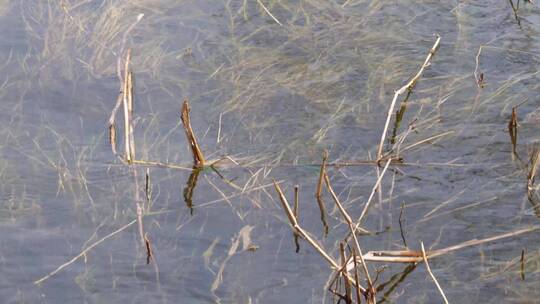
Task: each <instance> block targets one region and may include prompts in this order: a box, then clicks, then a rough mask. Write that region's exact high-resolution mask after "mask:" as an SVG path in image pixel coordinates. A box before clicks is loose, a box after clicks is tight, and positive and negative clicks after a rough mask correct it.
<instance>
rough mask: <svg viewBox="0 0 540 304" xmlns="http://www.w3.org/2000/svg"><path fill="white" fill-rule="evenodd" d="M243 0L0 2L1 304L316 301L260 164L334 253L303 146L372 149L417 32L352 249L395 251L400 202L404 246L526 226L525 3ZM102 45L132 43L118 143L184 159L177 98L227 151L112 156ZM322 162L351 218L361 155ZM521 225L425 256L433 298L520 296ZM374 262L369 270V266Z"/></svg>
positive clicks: (522, 299) (399, 283)
mask: <svg viewBox="0 0 540 304" xmlns="http://www.w3.org/2000/svg"><path fill="white" fill-rule="evenodd" d="M261 1H262V2H259V1H168V0H165V1H152V0H136V1H113V0H111V1H91V0H86V1H85V0H77V1H75V0H69V1H68V0H60V1H24V0H20V1H11V0H4V1H0V28H1V29H2V33H3V34H2V35H1V36H0V58H1V60H0V70H1V71H2V73H1V74H0V100H1V106H2V111H1V112H0V126H1V128H0V135H1V136H0V139H1V142H2V144H1V145H0V152H1V154H0V155H1V156H2V158H1V159H0V178H1V183H0V189H1V192H0V197H1V203H0V226H1V229H2V233H1V236H0V274H1V275H0V298H1V299H2V302H3V303H36V302H42V303H79V302H85V303H126V302H131V303H154V302H156V303H214V302H219V303H323V302H324V303H332V302H335V300H336V299H335V298H332V296H331V294H330V293H329V292H328V291H327V290H326V288H325V286H326V284H327V281H328V280H329V279H330V277H331V274H332V273H331V270H330V268H329V267H328V266H327V264H325V261H324V260H323V259H322V258H321V257H320V256H319V255H318V254H317V252H316V251H315V250H314V249H313V248H311V247H310V246H309V245H308V244H307V243H306V242H304V241H300V251H299V253H295V244H294V240H293V233H292V231H291V229H290V227H289V225H288V222H287V219H286V216H285V214H284V213H283V210H282V209H281V207H280V204H279V201H278V199H277V195H276V193H275V191H274V189H273V187H272V186H271V183H272V180H274V179H275V180H276V181H279V182H280V183H281V185H282V187H283V188H284V189H285V191H286V194H287V196H288V197H290V199H291V201H292V197H293V190H292V189H293V185H296V184H298V185H299V186H300V201H299V210H300V211H299V214H300V215H299V216H300V219H301V225H302V226H303V227H304V228H305V229H306V230H308V231H310V232H311V233H313V236H314V237H315V238H316V239H318V240H319V241H320V242H321V244H322V245H323V246H324V248H326V249H327V250H328V252H330V253H331V254H332V255H333V256H335V257H338V255H339V252H338V250H337V248H338V247H339V246H338V243H339V241H340V240H342V239H343V237H344V236H345V235H346V234H347V226H346V223H344V221H343V219H342V218H341V217H340V214H339V211H338V209H337V208H336V207H335V206H334V205H333V204H332V200H331V197H330V196H329V195H328V194H327V193H325V194H324V197H323V198H324V201H325V204H326V209H327V211H328V212H329V215H328V224H329V227H330V229H329V233H328V235H326V236H325V235H324V233H323V225H322V223H321V221H320V219H319V218H320V214H319V209H318V206H317V201H316V199H315V195H314V193H315V189H316V186H317V181H318V174H319V167H318V166H317V164H319V163H320V161H321V155H322V151H323V150H325V149H327V150H328V151H329V153H330V161H340V162H347V161H351V160H368V159H372V158H374V157H376V154H377V146H378V142H379V139H380V135H381V132H382V130H383V127H384V121H385V119H386V113H387V111H388V107H389V106H390V101H391V99H392V96H393V93H394V90H396V89H398V88H399V87H401V86H402V85H403V84H405V83H406V82H407V81H408V80H409V79H411V77H412V75H414V74H415V73H416V71H418V69H419V68H420V66H421V63H422V62H423V60H424V58H425V56H426V55H427V54H428V52H429V49H430V48H431V46H432V45H433V43H434V42H435V39H436V37H435V34H438V35H440V36H441V45H440V48H439V50H438V51H437V53H436V55H435V57H434V59H433V61H432V63H431V65H430V66H429V67H428V69H427V70H426V71H425V73H424V74H423V77H422V78H421V80H420V81H419V83H418V84H417V85H416V87H415V88H414V90H413V92H412V94H411V96H410V97H409V99H408V101H407V103H406V104H403V103H401V101H402V100H403V98H400V99H399V101H398V102H399V103H398V105H397V106H396V111H398V110H400V109H401V113H400V115H402V118H401V120H400V123H399V124H396V123H395V121H396V119H395V118H396V117H397V115H394V116H393V119H392V122H391V124H390V130H389V133H388V137H389V138H391V137H392V134H396V136H397V140H398V141H399V139H401V138H403V136H404V135H405V134H406V135H407V136H406V137H405V139H404V142H403V143H402V145H401V146H402V150H401V154H400V156H401V157H403V160H404V162H405V164H403V165H399V166H391V172H390V173H388V174H387V175H386V177H385V178H384V180H383V183H382V192H381V195H380V196H379V195H376V199H375V201H374V206H373V207H372V208H371V209H370V212H369V215H368V216H367V219H366V221H365V223H364V225H363V226H364V227H365V228H367V229H369V230H370V231H373V232H376V233H374V234H373V235H369V236H362V237H361V238H360V242H361V245H362V248H363V250H364V251H369V250H401V249H403V248H404V244H403V241H402V237H401V233H400V228H399V224H400V221H399V219H400V213H402V215H401V219H402V221H401V223H402V226H403V230H404V236H405V239H406V242H407V246H408V247H409V248H410V249H413V250H417V249H419V248H420V242H421V241H422V242H424V244H426V246H427V247H432V248H434V249H437V248H444V247H447V246H450V245H454V244H458V243H461V242H464V241H468V240H470V239H474V238H478V239H481V238H485V237H490V236H494V235H498V234H502V233H507V232H511V231H515V230H518V229H523V228H526V227H529V226H531V225H536V224H537V223H538V219H539V213H538V210H537V208H536V202H537V201H540V198H539V197H538V194H536V193H535V192H533V193H532V195H529V196H528V193H527V174H528V167H529V164H528V162H529V159H530V155H531V153H532V151H533V147H535V145H536V144H537V143H538V142H539V141H540V137H539V134H540V132H539V131H540V125H539V123H538V120H536V119H533V118H531V117H534V115H535V114H534V113H536V112H535V111H538V107H539V106H540V105H539V104H538V92H539V88H540V81H539V80H540V77H539V74H540V70H539V69H538V66H539V62H540V55H539V54H540V33H539V28H540V17H539V12H540V8H539V7H538V4H535V3H528V2H526V1H522V2H521V3H519V8H518V9H517V12H516V13H514V11H513V9H512V6H511V4H510V2H509V1H460V2H456V1H447V2H440V1H398V2H392V1H390V2H386V1H362V0H359V1H355V0H352V1H347V2H346V3H344V2H345V1H337V2H336V1H319V0H307V1H274V0H270V1H268V0H261ZM514 2H515V1H514ZM260 3H262V4H264V5H265V7H266V8H267V9H268V11H269V12H270V13H271V14H272V15H273V16H274V18H275V19H276V20H274V19H273V18H272V16H270V15H269V14H268V13H267V12H265V10H264V9H263V8H262V6H261V5H260ZM513 4H514V5H516V3H513ZM141 13H142V14H144V17H143V18H142V19H141V21H140V22H139V23H137V24H135V21H136V18H137V16H138V15H139V14H141ZM278 21H279V23H281V24H282V25H280V24H278ZM134 24H135V25H134ZM132 25H133V27H132ZM130 27H132V30H131V31H130V30H129V28H130ZM124 37H125V38H124ZM123 41H124V42H123ZM122 45H125V48H130V49H131V51H132V70H133V74H134V79H135V82H134V83H135V93H134V94H135V109H134V116H135V122H136V125H135V142H136V147H137V151H136V154H137V158H138V159H144V160H150V161H160V162H164V163H170V164H179V165H181V166H182V167H186V168H189V167H190V162H191V154H190V151H189V147H188V144H187V141H186V138H185V134H184V130H183V129H182V126H181V123H180V119H179V118H180V115H179V110H180V106H181V103H182V100H183V99H184V98H185V97H187V98H189V100H190V102H191V108H192V112H191V114H192V124H193V128H194V131H195V133H196V134H197V135H198V137H199V141H200V143H201V146H202V149H203V151H204V152H205V154H206V156H207V158H209V159H217V158H221V157H224V156H230V157H231V158H232V159H234V160H236V161H237V162H239V163H240V165H239V166H237V165H232V164H229V165H228V166H226V167H223V168H220V169H218V170H219V174H218V173H216V172H214V171H213V170H210V169H208V170H203V171H202V172H200V174H199V175H198V179H197V182H196V184H195V183H193V181H194V178H195V176H193V175H192V176H191V177H190V174H191V173H192V172H191V171H190V170H183V169H174V168H163V167H157V166H141V165H134V166H131V168H130V167H129V166H126V165H125V164H123V163H122V162H121V161H120V160H119V159H118V158H117V157H115V156H114V155H113V153H112V152H111V148H110V145H109V143H108V122H107V121H108V118H109V115H110V112H111V110H112V109H113V107H114V104H115V102H116V99H117V95H118V91H119V88H120V82H119V80H118V76H117V59H118V58H119V53H120V51H121V49H122ZM477 58H478V66H477V60H476V59H477ZM475 70H476V73H477V75H480V74H483V79H484V87H483V88H479V87H478V86H477V82H476V80H475V76H474V72H475ZM523 102H524V103H523ZM518 105H519V106H518ZM515 106H518V107H517V108H516V112H517V117H518V122H519V128H518V138H517V146H516V151H515V152H516V153H512V144H511V140H510V136H509V132H508V121H509V119H510V116H511V111H512V107H515ZM118 122H119V124H120V125H121V124H122V123H123V121H122V119H121V116H120V117H119V121H118ZM409 127H410V128H409ZM394 129H395V130H394ZM440 134H444V136H440V137H437V138H436V139H433V140H428V141H424V140H425V139H429V138H430V137H432V136H437V135H440ZM119 139H122V138H121V129H119ZM419 142H420V144H418V145H415V144H416V143H419ZM391 145H392V144H391V143H390V141H388V143H387V148H389V147H390V146H391ZM407 147H408V148H407ZM121 148H122V146H121V145H120V146H119V149H120V151H122V150H121ZM147 169H148V173H149V176H150V184H151V195H150V202H146V201H145V199H144V197H145V191H144V186H145V174H146V172H147V171H146V170H147ZM328 171H329V175H330V178H331V180H332V184H333V187H334V189H335V190H336V192H337V193H338V195H339V197H340V199H341V201H342V202H343V203H344V205H345V206H346V208H347V210H348V211H349V212H350V213H351V215H352V216H353V217H354V218H357V217H358V216H359V215H360V213H361V210H362V208H363V206H364V202H365V201H366V200H367V198H368V196H369V194H370V191H371V189H372V187H373V185H374V183H375V181H376V179H377V173H376V167H375V166H373V165H360V166H349V167H330V168H329V169H328ZM190 181H191V182H190ZM189 184H191V185H194V184H195V186H194V187H188V186H187V185H189ZM186 187H187V188H191V190H193V197H192V199H191V202H189V199H186V197H185V192H186V191H185V189H186ZM529 194H530V193H529ZM137 197H139V200H140V202H141V204H143V205H144V207H145V215H144V229H145V232H146V233H147V236H148V238H149V239H150V240H151V244H152V249H153V253H154V259H153V260H152V261H151V263H150V264H149V265H147V249H146V248H145V247H144V245H143V244H142V243H141V241H140V235H139V231H138V228H137V224H136V223H134V220H136V218H137V215H136V214H137V210H136V200H137ZM402 206H403V208H402ZM126 224H130V225H129V226H127V227H126V226H125V225H126ZM122 227H125V229H122V230H121V231H119V229H120V228H122ZM115 232H117V233H115ZM112 233H114V234H112ZM537 233H538V232H531V233H528V234H522V235H519V236H516V237H513V238H507V239H504V240H499V241H495V242H490V243H485V244H482V245H479V246H475V247H471V248H467V249H463V250H459V251H455V252H453V253H451V254H447V255H444V256H441V257H437V258H434V259H433V260H431V261H430V265H431V268H432V270H433V272H434V274H435V276H436V277H437V279H438V280H439V282H440V284H441V286H442V288H443V289H444V291H445V293H446V295H447V297H448V298H449V300H450V302H451V303H486V302H518V303H529V302H534V301H536V300H537V298H538V295H539V294H538V288H536V287H537V285H538V283H539V282H540V276H539V271H540V268H539V266H538V265H539V263H540V253H539V252H538V249H537V248H538V245H540V242H539V241H538V237H537V235H536V234H537ZM111 234H112V235H111ZM104 238H105V239H104ZM103 239H104V240H103ZM101 240H103V241H102V242H101ZM96 242H98V243H97V245H95V247H92V248H91V249H90V250H88V251H87V252H86V254H84V255H81V256H80V258H79V259H77V260H74V261H73V263H70V264H68V265H66V267H64V268H62V269H61V270H60V271H58V272H57V273H54V275H52V276H51V277H49V278H47V279H46V280H44V281H43V282H41V283H40V284H34V282H35V281H36V280H38V279H40V278H42V277H44V276H46V275H47V274H49V273H51V272H52V271H54V270H55V269H57V268H58V267H59V266H61V265H63V264H64V263H67V262H70V260H71V259H72V258H73V257H76V256H78V255H79V254H80V253H81V252H82V251H83V250H85V249H86V248H88V247H90V246H94V244H96ZM522 250H524V252H525V262H524V272H523V274H524V279H522V277H521V275H522V273H521V270H520V268H521V266H520V256H521V253H522ZM382 266H383V265H381V264H374V263H372V264H370V270H371V273H372V274H374V273H375V272H376V268H379V270H380V268H381V267H382ZM386 266H388V267H387V268H385V269H384V271H382V272H381V273H380V275H379V278H378V280H377V284H381V285H380V286H383V287H385V289H384V290H383V291H381V292H379V293H378V295H377V298H378V300H379V302H383V301H385V302H391V303H392V302H396V303H439V302H441V297H440V294H439V292H438V291H437V289H436V287H435V285H434V283H433V281H432V280H431V278H430V277H429V275H428V273H427V272H426V269H425V267H424V265H422V264H420V265H418V266H417V267H416V268H415V269H414V270H412V271H410V269H409V268H408V265H400V264H392V265H386ZM387 281H388V282H389V283H387V284H385V283H384V282H387Z"/></svg>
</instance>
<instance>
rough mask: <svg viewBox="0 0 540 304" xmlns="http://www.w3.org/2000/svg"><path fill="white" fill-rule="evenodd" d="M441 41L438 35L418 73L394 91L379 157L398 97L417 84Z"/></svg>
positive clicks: (379, 153) (378, 154)
mask: <svg viewBox="0 0 540 304" xmlns="http://www.w3.org/2000/svg"><path fill="white" fill-rule="evenodd" d="M440 41H441V37H440V36H439V35H437V40H435V44H433V47H431V50H430V51H429V54H428V55H427V57H426V60H425V61H424V63H423V64H422V66H421V67H420V70H419V71H418V72H417V73H416V75H415V76H414V77H413V78H412V79H411V80H410V81H409V82H408V83H407V84H405V85H404V86H403V87H401V88H400V89H399V90H397V91H396V92H395V93H394V98H393V99H392V102H391V103H390V108H389V109H388V115H387V116H386V122H385V124H384V129H383V133H382V135H381V141H380V142H379V148H378V150H377V159H380V158H381V157H382V152H383V146H384V140H385V139H386V133H387V132H388V126H389V125H390V119H391V117H392V113H393V112H394V107H395V105H396V101H397V98H398V97H399V95H401V94H403V93H405V92H406V91H407V90H412V88H414V86H415V85H416V82H418V80H419V79H420V77H421V76H422V73H424V70H425V69H426V68H427V67H428V66H429V65H430V63H431V59H432V58H433V56H434V55H435V52H437V49H438V48H439V43H440Z"/></svg>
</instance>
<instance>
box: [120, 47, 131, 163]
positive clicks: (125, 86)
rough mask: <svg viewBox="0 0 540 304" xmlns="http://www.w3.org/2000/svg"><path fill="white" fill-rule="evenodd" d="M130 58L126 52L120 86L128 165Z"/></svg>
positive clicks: (129, 149)
mask: <svg viewBox="0 0 540 304" xmlns="http://www.w3.org/2000/svg"><path fill="white" fill-rule="evenodd" d="M130 58H131V50H130V49H128V50H127V54H126V59H125V64H124V82H123V85H122V104H123V105H124V149H125V154H124V158H125V160H126V161H127V163H128V164H131V162H132V161H133V158H132V157H131V156H132V154H131V143H130V138H131V137H130V125H131V117H130V116H131V115H130V110H129V101H128V95H129V93H128V88H129V85H128V80H127V79H128V74H129V61H130Z"/></svg>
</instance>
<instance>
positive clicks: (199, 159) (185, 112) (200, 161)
mask: <svg viewBox="0 0 540 304" xmlns="http://www.w3.org/2000/svg"><path fill="white" fill-rule="evenodd" d="M190 111H191V109H190V107H189V101H188V99H187V98H186V99H184V103H183V104H182V111H181V115H180V119H181V120H182V124H183V125H184V130H185V131H186V137H187V139H188V141H189V146H190V148H191V153H192V154H193V166H194V167H203V166H204V165H205V160H204V156H203V153H202V151H201V148H200V147H199V144H198V143H197V139H196V137H195V134H194V133H193V129H192V128H191V120H190V117H189V112H190Z"/></svg>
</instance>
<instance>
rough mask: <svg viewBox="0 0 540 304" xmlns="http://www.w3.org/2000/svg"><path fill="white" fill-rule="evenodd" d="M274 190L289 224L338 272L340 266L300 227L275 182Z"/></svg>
mask: <svg viewBox="0 0 540 304" xmlns="http://www.w3.org/2000/svg"><path fill="white" fill-rule="evenodd" d="M274 188H275V189H276V192H277V193H278V195H279V201H280V202H281V206H282V207H283V210H284V211H285V214H286V215H287V218H288V219H289V223H290V224H291V226H293V228H294V229H295V230H296V231H297V232H298V234H299V235H300V236H301V237H302V238H304V239H305V240H306V241H307V242H308V243H310V244H311V246H313V248H315V250H317V252H319V254H320V255H321V256H322V257H323V258H324V259H325V260H326V261H327V262H328V263H329V264H330V266H332V268H333V269H335V270H337V269H339V268H340V267H339V265H338V264H337V263H336V262H335V261H334V259H332V258H331V257H330V256H329V255H328V254H327V253H326V252H325V251H324V250H323V249H322V248H321V247H320V246H319V245H318V244H317V242H315V240H313V239H312V238H311V237H310V236H309V235H308V234H307V233H306V232H305V231H304V229H302V228H301V227H300V226H299V225H298V221H297V220H296V218H295V217H294V214H293V212H292V210H291V207H289V203H288V202H287V198H286V197H285V195H284V194H283V191H282V190H281V187H280V186H279V185H278V183H276V181H274Z"/></svg>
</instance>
